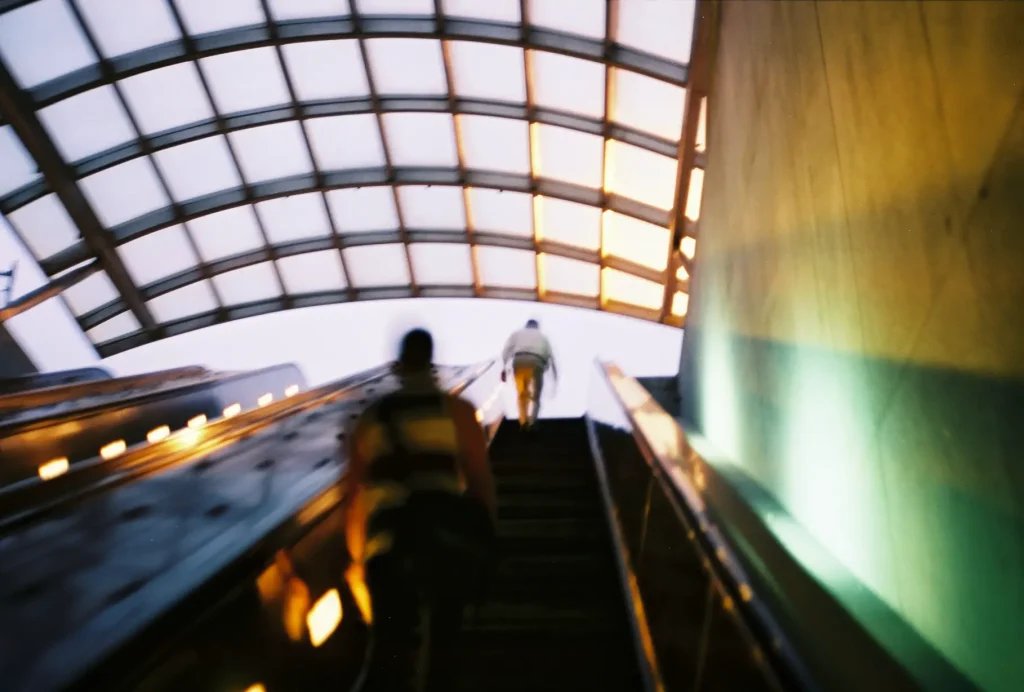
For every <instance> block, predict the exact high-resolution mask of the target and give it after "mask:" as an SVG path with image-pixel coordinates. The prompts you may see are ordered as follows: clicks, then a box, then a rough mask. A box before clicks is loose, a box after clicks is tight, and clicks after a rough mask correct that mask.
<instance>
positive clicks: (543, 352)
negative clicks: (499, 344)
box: [501, 327, 553, 366]
mask: <svg viewBox="0 0 1024 692" xmlns="http://www.w3.org/2000/svg"><path fill="white" fill-rule="evenodd" d="M517 353H529V354H530V355H533V356H537V357H538V358H540V359H541V360H542V361H543V362H544V364H545V366H547V365H548V364H549V363H551V361H552V360H553V356H552V353H551V343H550V342H549V341H548V339H547V337H546V336H544V334H543V333H542V332H541V331H540V330H539V329H533V328H531V327H523V328H522V329H520V330H518V331H515V332H512V335H511V336H510V337H509V338H508V341H506V342H505V350H504V351H503V352H502V354H501V360H502V363H503V364H505V365H508V362H509V361H510V360H512V359H513V358H514V357H515V356H516V354H517Z"/></svg>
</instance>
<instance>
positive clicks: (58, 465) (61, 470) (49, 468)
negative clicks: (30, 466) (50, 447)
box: [39, 457, 70, 481]
mask: <svg viewBox="0 0 1024 692" xmlns="http://www.w3.org/2000/svg"><path fill="white" fill-rule="evenodd" d="M68 468H70V464H69V463H68V458H67V457H60V458H59V459H51V460H50V461H48V462H46V463H45V464H43V465H42V466H40V467H39V477H40V478H42V479H43V480H44V481H49V480H53V479H54V478H56V477H57V476H63V475H64V474H65V473H67V472H68Z"/></svg>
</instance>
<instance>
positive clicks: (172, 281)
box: [79, 229, 667, 331]
mask: <svg viewBox="0 0 1024 692" xmlns="http://www.w3.org/2000/svg"><path fill="white" fill-rule="evenodd" d="M406 237H407V238H408V240H409V243H410V244H414V243H449V244H456V245H464V244H467V243H466V237H467V236H466V233H465V231H461V230H450V231H436V230H417V229H409V230H408V231H407V232H406ZM472 238H473V240H472V245H484V246H490V247H503V248H511V249H515V250H529V251H531V252H532V251H533V250H534V239H533V238H532V237H531V236H509V235H502V234H500V233H486V232H482V233H481V232H475V233H473V235H472ZM338 240H340V241H341V246H342V247H343V248H350V247H360V246H364V245H394V244H399V243H402V242H403V238H402V235H401V233H399V231H397V230H393V231H377V232H373V233H354V234H349V235H341V236H338V237H337V238H335V237H333V236H324V237H321V238H312V239H309V240H298V241H292V242H288V243H281V244H279V245H273V246H271V247H261V248H257V249H255V250H251V251H249V252H243V253H239V254H237V255H232V256H231V257H226V258H224V259H221V260H217V261H216V262H209V263H207V264H206V265H203V266H202V267H198V266H197V267H193V268H192V269H186V270H185V271H183V272H178V273H177V274H174V275H172V276H168V277H167V278H164V279H161V280H159V281H155V282H153V283H151V284H148V285H146V286H144V287H142V288H140V289H139V291H140V293H141V294H142V297H143V299H144V300H152V299H153V298H156V297H158V296H162V295H164V294H166V293H170V292H171V291H175V290H177V289H179V288H183V287H185V286H188V285H189V284H193V283H196V282H197V281H202V280H204V279H206V278H208V277H207V274H209V275H211V276H217V275H218V274H225V273H227V272H230V271H234V270H235V269H242V268H244V267H250V266H252V265H255V264H262V263H263V262H270V261H272V260H274V259H280V258H283V257H293V256H295V255H303V254H307V253H311V252H321V251H323V250H333V249H335V248H336V247H337V241H338ZM537 251H538V252H540V253H542V254H547V255H556V256H558V257H566V258H568V259H573V260H577V261H579V262H586V263H588V264H595V265H598V266H600V267H610V268H612V269H617V270H619V271H621V272H624V273H626V274H632V275H634V276H638V277H640V278H642V279H646V280H648V281H653V282H655V283H659V284H663V283H664V282H665V281H666V280H667V276H666V273H665V271H666V270H663V271H658V270H656V269H651V268H650V267H646V266H643V265H640V264H637V263H635V262H630V261H629V260H625V259H622V258H620V257H612V256H605V257H601V253H600V251H599V250H588V249H586V248H581V247H576V246H573V245H566V244H564V243H557V242H554V241H551V240H541V241H539V242H538V243H537ZM350 288H352V290H354V291H358V290H359V289H357V288H354V287H351V286H350ZM429 289H430V287H429V286H422V287H420V290H421V291H427V290H429ZM480 290H481V291H482V290H483V287H481V289H480ZM124 309H125V306H124V303H123V302H122V301H121V300H119V299H116V300H112V301H110V302H109V303H107V304H105V305H101V306H100V307H98V308H96V309H94V310H92V311H90V312H88V313H86V314H85V315H82V317H81V318H80V319H79V324H80V325H81V327H82V329H83V330H84V331H89V330H90V329H92V328H93V327H96V326H98V325H100V324H102V323H103V322H106V321H107V320H109V319H111V318H112V317H115V316H116V315H118V314H119V313H121V312H123V311H124Z"/></svg>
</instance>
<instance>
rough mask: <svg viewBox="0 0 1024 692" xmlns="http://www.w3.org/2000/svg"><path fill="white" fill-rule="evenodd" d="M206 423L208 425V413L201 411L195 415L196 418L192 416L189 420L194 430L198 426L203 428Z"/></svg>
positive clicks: (189, 424)
mask: <svg viewBox="0 0 1024 692" xmlns="http://www.w3.org/2000/svg"><path fill="white" fill-rule="evenodd" d="M204 425H206V414H205V413H200V414H199V415H198V416H195V417H194V418H190V419H189V421H188V427H190V428H192V429H193V430H195V429H196V428H201V427H203V426H204Z"/></svg>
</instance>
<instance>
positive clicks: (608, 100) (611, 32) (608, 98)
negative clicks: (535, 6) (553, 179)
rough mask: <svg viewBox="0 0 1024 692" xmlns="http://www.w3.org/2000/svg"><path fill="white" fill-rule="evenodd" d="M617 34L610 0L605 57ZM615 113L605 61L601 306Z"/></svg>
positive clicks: (614, 1)
mask: <svg viewBox="0 0 1024 692" xmlns="http://www.w3.org/2000/svg"><path fill="white" fill-rule="evenodd" d="M618 33H619V0H611V2H609V3H608V4H607V5H606V6H605V15H604V53H603V55H604V56H605V57H606V58H607V57H608V56H609V55H611V52H612V46H613V45H614V43H615V38H616V36H617V35H618ZM614 115H615V72H614V68H613V67H612V66H611V63H610V62H609V63H606V64H605V68H604V117H603V118H602V122H601V138H602V142H601V207H602V208H603V209H605V210H604V211H602V212H601V221H600V223H601V231H600V233H601V235H600V247H601V268H600V270H599V271H600V274H599V275H598V287H599V288H598V299H599V301H600V304H601V307H602V308H604V307H606V306H607V305H608V296H607V294H606V292H605V285H604V274H605V272H604V267H605V257H606V254H605V237H606V230H607V229H606V228H605V226H607V225H608V216H609V212H608V211H607V206H608V204H607V200H608V187H609V185H610V183H611V181H610V180H608V169H609V168H610V167H611V162H610V161H609V156H608V149H609V148H610V147H611V145H612V143H611V135H612V128H611V120H612V117H614Z"/></svg>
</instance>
